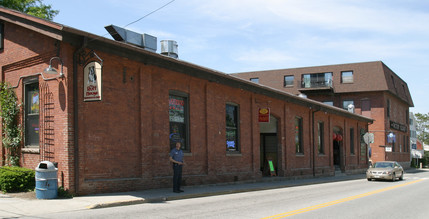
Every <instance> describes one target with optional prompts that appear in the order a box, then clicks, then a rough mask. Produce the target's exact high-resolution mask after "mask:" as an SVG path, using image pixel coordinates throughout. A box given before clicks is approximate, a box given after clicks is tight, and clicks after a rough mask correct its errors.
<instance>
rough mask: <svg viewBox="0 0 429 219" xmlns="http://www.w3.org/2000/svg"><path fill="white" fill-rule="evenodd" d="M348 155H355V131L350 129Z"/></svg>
mask: <svg viewBox="0 0 429 219" xmlns="http://www.w3.org/2000/svg"><path fill="white" fill-rule="evenodd" d="M350 154H355V129H354V128H350Z"/></svg>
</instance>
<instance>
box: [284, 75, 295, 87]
mask: <svg viewBox="0 0 429 219" xmlns="http://www.w3.org/2000/svg"><path fill="white" fill-rule="evenodd" d="M293 80H294V76H293V75H286V76H285V81H284V86H285V87H293Z"/></svg>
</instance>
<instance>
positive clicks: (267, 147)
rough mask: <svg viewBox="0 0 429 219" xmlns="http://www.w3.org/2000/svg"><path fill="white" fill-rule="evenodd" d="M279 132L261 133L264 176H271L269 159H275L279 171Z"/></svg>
mask: <svg viewBox="0 0 429 219" xmlns="http://www.w3.org/2000/svg"><path fill="white" fill-rule="evenodd" d="M277 150H278V148H277V133H261V171H262V175H263V176H269V175H270V172H269V167H268V159H270V160H271V161H273V165H274V169H275V170H276V172H277V163H278V158H277Z"/></svg>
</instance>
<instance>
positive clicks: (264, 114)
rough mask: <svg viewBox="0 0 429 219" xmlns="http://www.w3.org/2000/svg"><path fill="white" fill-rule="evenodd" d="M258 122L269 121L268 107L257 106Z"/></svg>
mask: <svg viewBox="0 0 429 219" xmlns="http://www.w3.org/2000/svg"><path fill="white" fill-rule="evenodd" d="M258 121H259V122H268V123H269V122H270V108H259V115H258Z"/></svg>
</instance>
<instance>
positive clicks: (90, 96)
mask: <svg viewBox="0 0 429 219" xmlns="http://www.w3.org/2000/svg"><path fill="white" fill-rule="evenodd" d="M101 70H102V69H101V64H100V63H98V62H90V63H88V64H87V65H86V66H85V68H84V69H83V72H84V75H83V100H84V101H99V100H101Z"/></svg>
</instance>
